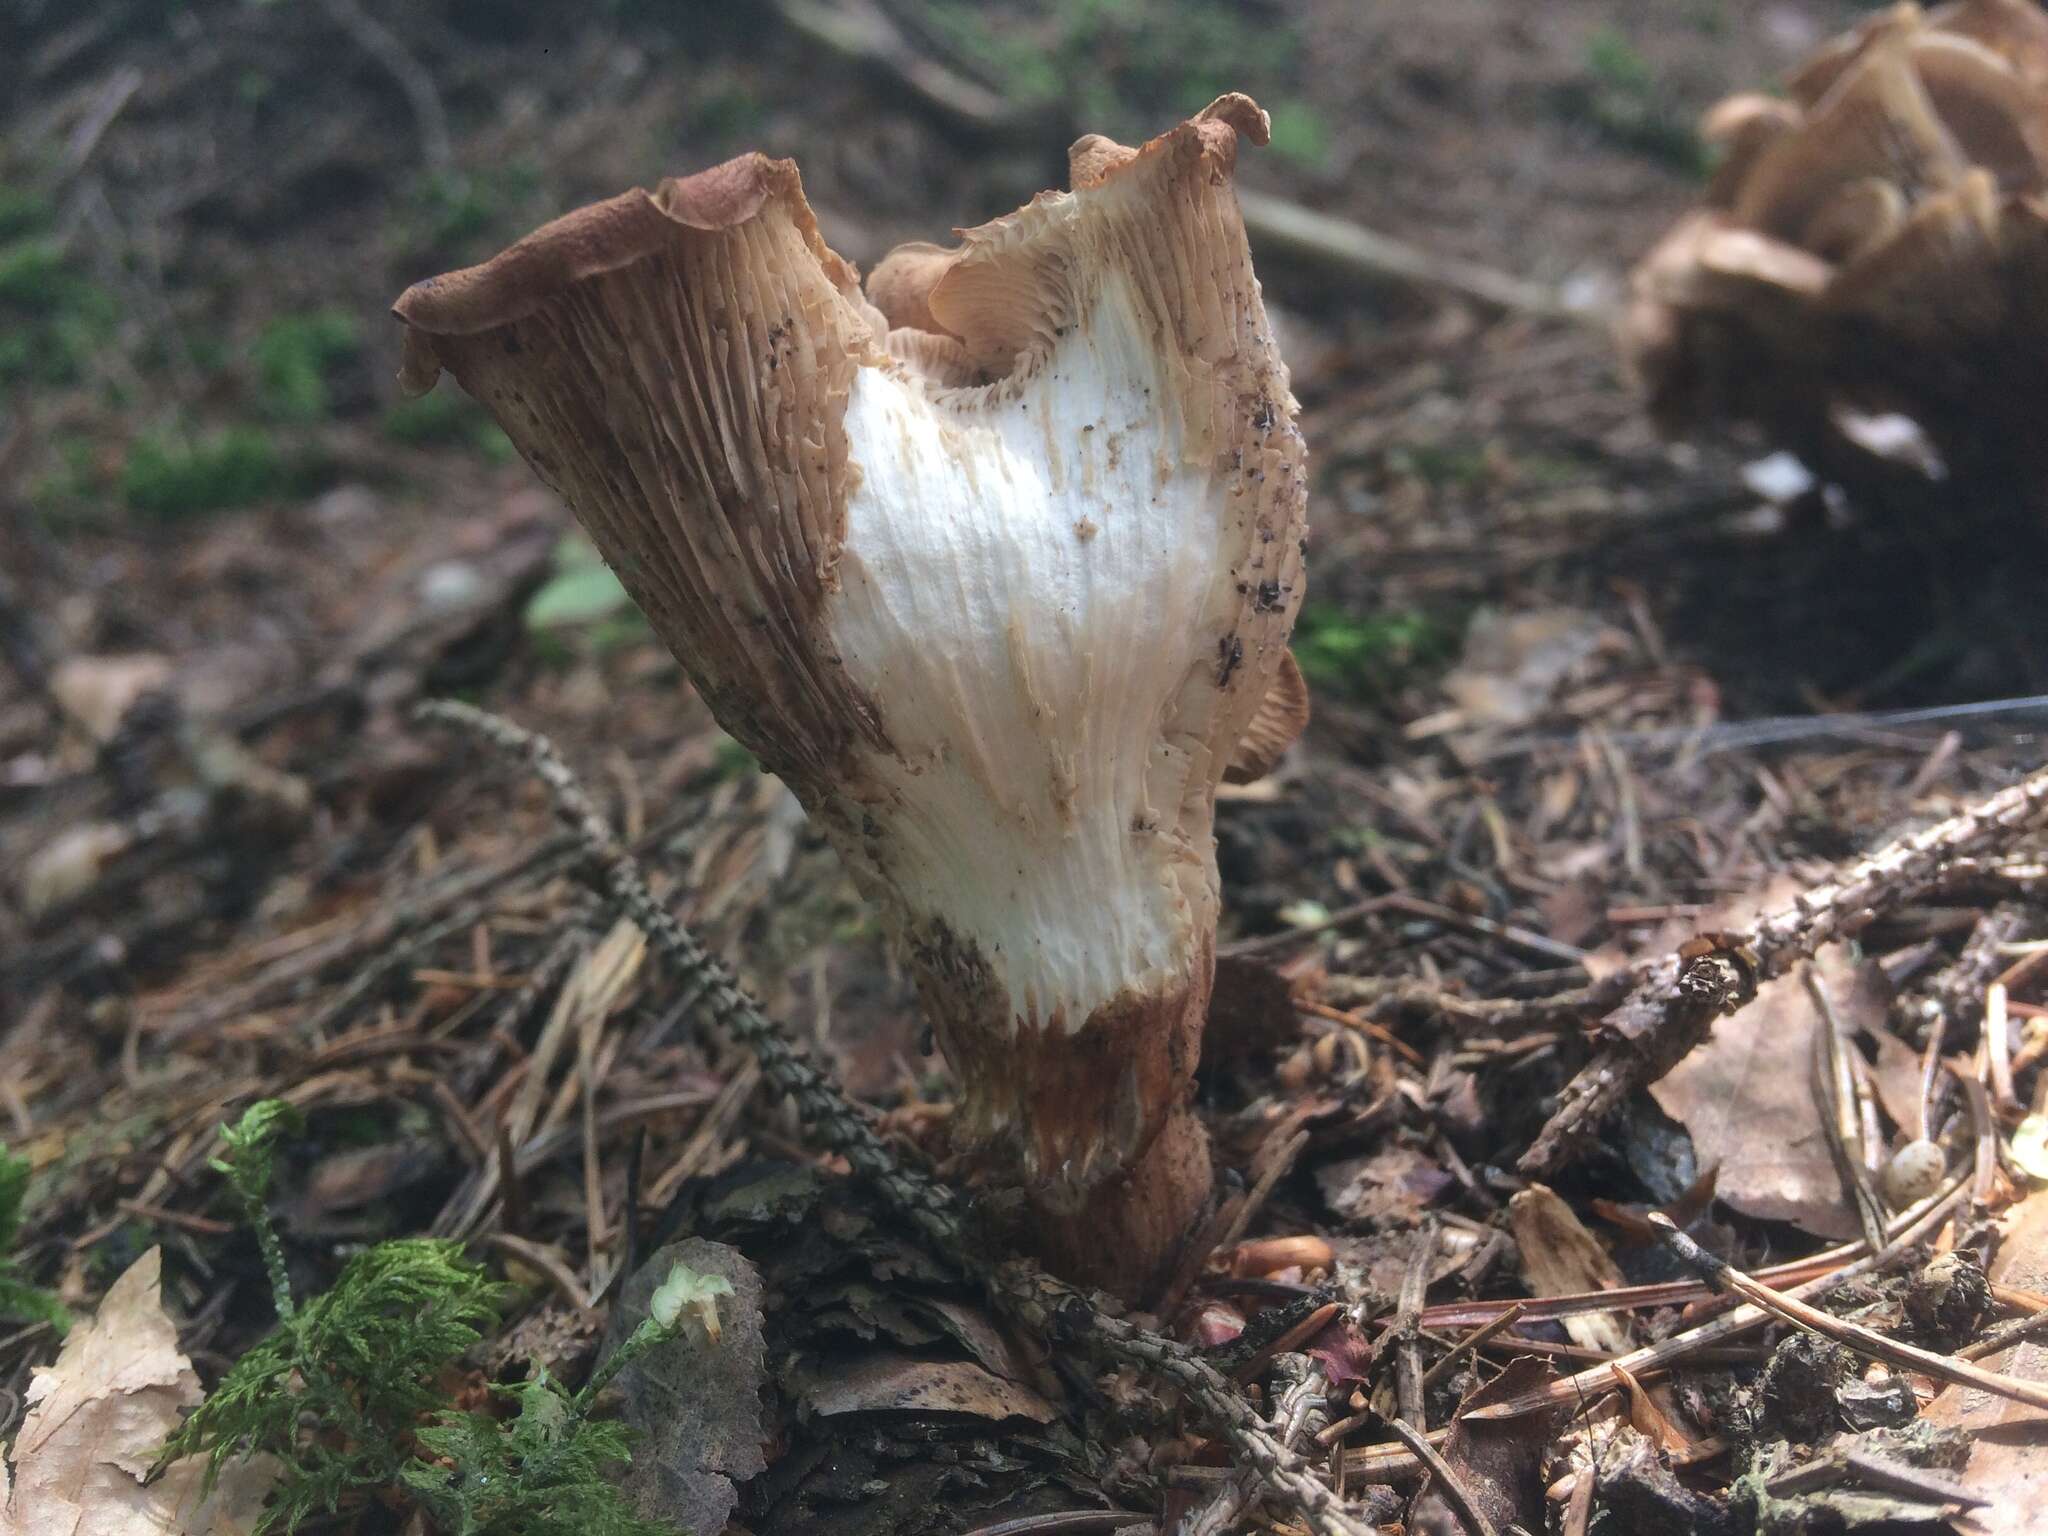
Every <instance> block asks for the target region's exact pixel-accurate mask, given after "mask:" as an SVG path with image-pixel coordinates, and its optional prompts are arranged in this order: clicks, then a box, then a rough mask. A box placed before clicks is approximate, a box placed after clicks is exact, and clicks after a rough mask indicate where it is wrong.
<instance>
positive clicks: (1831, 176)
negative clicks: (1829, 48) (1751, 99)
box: [1730, 40, 1966, 240]
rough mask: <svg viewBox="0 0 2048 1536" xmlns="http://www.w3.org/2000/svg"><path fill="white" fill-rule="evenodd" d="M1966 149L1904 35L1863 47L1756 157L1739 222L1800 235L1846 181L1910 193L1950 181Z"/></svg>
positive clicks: (1737, 210) (1739, 202)
mask: <svg viewBox="0 0 2048 1536" xmlns="http://www.w3.org/2000/svg"><path fill="white" fill-rule="evenodd" d="M1965 163H1966V162H1965V161H1964V159H1963V154H1962V151H1961V150H1960V149H1959V148H1958V147H1957V145H1956V142H1955V140H1954V139H1953V138H1952V137H1951V136H1950V134H1949V132H1948V130H1947V129H1946V128H1945V127H1943V125H1942V122H1941V120H1940V118H1939V117H1937V116H1936V115H1935V111H1934V104H1933V103H1932V102H1931V101H1929V100H1928V97H1927V92H1926V91H1925V90H1924V89H1923V88H1922V86H1921V84H1920V81H1919V79H1918V77H1917V76H1916V75H1915V74H1914V72H1913V67H1912V63H1911V58H1910V54H1909V51H1908V49H1907V47H1906V46H1905V43H1904V41H1903V40H1900V41H1896V42H1890V43H1887V44H1886V45H1884V46H1882V47H1872V48H1870V49H1868V50H1866V51H1865V52H1864V53H1863V54H1862V55H1861V57H1859V58H1858V59H1857V61H1856V62H1855V63H1854V64H1853V65H1852V66H1851V67H1850V68H1849V69H1847V70H1846V71H1845V72H1844V73H1843V74H1842V76H1841V78H1840V79H1839V80H1837V81H1836V83H1835V84H1834V86H1833V87H1832V88H1831V89H1830V90H1829V91H1828V93H1827V94H1826V95H1825V96H1824V97H1822V98H1821V100H1820V101H1819V102H1817V103H1815V105H1814V107H1813V109H1812V110H1811V112H1809V113H1808V115H1807V121H1806V124H1805V126H1804V129H1803V131H1801V132H1799V133H1796V134H1790V135H1785V136H1781V137H1780V138H1778V139H1776V140H1775V141H1774V142H1773V143H1772V144H1771V145H1770V146H1769V147H1768V148H1767V149H1765V150H1764V152H1763V153H1762V154H1760V155H1758V156H1757V158H1756V163H1755V165H1754V167H1753V168H1752V170H1751V171H1750V174H1749V176H1748V178H1747V180H1746V181H1745V182H1744V183H1743V186H1742V189H1741V191H1740V193H1739V194H1738V195H1737V196H1736V197H1735V199H1734V200H1733V203H1732V204H1731V207H1730V212H1731V213H1732V214H1733V215H1734V218H1735V222H1737V223H1738V224H1743V225H1746V226H1748V227H1750V228H1752V229H1756V230H1760V231H1762V232H1763V233H1765V234H1769V235H1776V236H1777V237H1778V238H1780V239H1784V240H1793V239H1797V238H1798V237H1799V235H1800V233H1801V231H1802V230H1803V229H1804V228H1805V225H1806V222H1807V221H1808V220H1809V219H1810V218H1812V216H1813V214H1814V212H1815V210H1816V209H1817V208H1818V206H1819V205H1820V204H1821V203H1822V202H1824V201H1825V200H1826V199H1827V197H1828V196H1829V195H1830V194H1831V193H1832V192H1833V191H1834V189H1835V187H1837V186H1838V185H1840V184H1841V183H1842V182H1843V181H1847V180H1851V179H1854V178H1857V177H1862V176H1878V177H1882V178H1884V179H1885V180H1887V181H1891V182H1893V183H1895V184H1896V185H1897V186H1898V187H1899V188H1900V189H1901V190H1902V191H1904V192H1905V193H1906V194H1907V195H1908V196H1909V197H1911V196H1915V195H1918V194H1919V193H1920V192H1922V191H1923V190H1935V189H1939V188H1942V187H1946V186H1950V185H1953V184H1954V182H1955V180H1956V178H1957V177H1959V176H1960V175H1961V174H1962V172H1963V168H1964V165H1965Z"/></svg>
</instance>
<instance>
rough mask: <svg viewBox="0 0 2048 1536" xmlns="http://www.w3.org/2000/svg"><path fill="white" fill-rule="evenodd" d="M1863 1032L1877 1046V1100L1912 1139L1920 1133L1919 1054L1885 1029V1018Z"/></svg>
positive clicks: (1874, 1076) (1873, 1071) (1872, 1075)
mask: <svg viewBox="0 0 2048 1536" xmlns="http://www.w3.org/2000/svg"><path fill="white" fill-rule="evenodd" d="M1863 1035H1864V1038H1865V1039H1867V1040H1869V1041H1870V1042H1871V1044H1872V1045H1873V1046H1875V1047H1876V1049H1877V1060H1876V1061H1875V1062H1874V1063H1872V1065H1871V1069H1870V1085H1871V1087H1873V1088H1874V1089H1876V1090H1877V1102H1878V1103H1879V1104H1881V1105H1883V1106H1884V1112H1885V1113H1886V1114H1887V1115H1889V1116H1890V1117H1891V1122H1892V1124H1893V1125H1895V1126H1897V1127H1898V1128H1899V1134H1900V1135H1901V1136H1903V1137H1906V1138H1907V1139H1909V1140H1910V1139H1911V1138H1913V1137H1915V1136H1918V1135H1919V1134H1920V1053H1919V1052H1918V1051H1916V1050H1914V1049H1913V1047H1911V1046H1910V1045H1908V1044H1906V1042H1905V1041H1903V1040H1901V1039H1900V1038H1899V1037H1898V1036H1897V1035H1895V1034H1893V1033H1892V1032H1891V1031H1890V1030H1889V1029H1886V1028H1885V1027H1884V1022H1883V1020H1882V1019H1879V1020H1877V1021H1876V1022H1875V1023H1873V1024H1871V1025H1867V1026H1866V1027H1865V1028H1864V1031H1863Z"/></svg>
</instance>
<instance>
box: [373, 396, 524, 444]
mask: <svg viewBox="0 0 2048 1536" xmlns="http://www.w3.org/2000/svg"><path fill="white" fill-rule="evenodd" d="M384 435H385V436H387V437H389V438H391V439H392V440H393V441H395V442H400V443H408V444H410V445H411V446H413V447H415V448H434V447H452V446H461V447H466V448H468V449H470V450H471V451H472V452H474V453H477V454H479V455H481V456H482V457H483V458H484V460H485V461H486V462H488V463H492V464H509V463H510V462H511V461H512V460H514V459H516V458H517V457H518V456H519V454H518V450H517V449H515V448H514V447H513V446H512V439H511V438H509V437H507V436H506V435H505V434H504V432H503V431H502V430H501V429H500V428H499V426H498V424H497V423H496V422H495V421H493V420H491V418H490V417H489V416H487V415H486V414H485V413H484V409H483V407H482V406H480V405H478V404H477V403H476V402H475V401H474V400H472V399H470V398H469V397H468V396H467V395H465V394H463V393H462V392H461V391H459V390H457V389H456V388H455V387H454V385H453V384H448V385H444V386H442V387H440V388H438V389H435V390H433V391H432V392H430V393H428V394H424V395H421V396H419V397H418V398H417V399H413V400H401V401H399V402H398V403H397V404H396V405H394V406H392V407H391V408H390V409H389V410H387V411H386V412H385V413H384Z"/></svg>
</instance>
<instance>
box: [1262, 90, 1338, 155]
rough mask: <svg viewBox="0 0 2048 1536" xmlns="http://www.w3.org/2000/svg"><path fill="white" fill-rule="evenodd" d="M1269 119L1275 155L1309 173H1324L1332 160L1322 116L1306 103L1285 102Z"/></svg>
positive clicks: (1271, 113) (1270, 114) (1274, 110)
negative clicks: (1325, 164)
mask: <svg viewBox="0 0 2048 1536" xmlns="http://www.w3.org/2000/svg"><path fill="white" fill-rule="evenodd" d="M1268 115H1269V116H1270V117H1271V118H1272V120H1273V138H1272V148H1273V153H1274V154H1276V155H1279V156H1281V157H1282V158H1284V159H1287V160H1292V161H1293V162H1294V163H1295V164H1296V165H1299V166H1301V167H1303V168H1304V169H1306V170H1312V171H1313V170H1320V169H1322V167H1323V163H1324V162H1325V161H1326V160H1328V159H1329V157H1330V138H1329V134H1328V133H1327V132H1326V131H1325V130H1324V128H1323V119H1322V116H1321V114H1320V113H1318V112H1317V111H1316V109H1315V108H1314V107H1312V106H1310V105H1309V104H1308V103H1307V102H1305V101H1282V102H1280V103H1279V105H1277V106H1275V107H1274V108H1273V109H1272V111H1271V112H1270V113H1269V114H1268Z"/></svg>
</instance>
